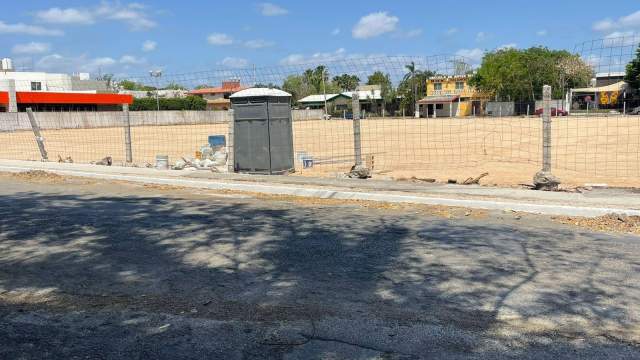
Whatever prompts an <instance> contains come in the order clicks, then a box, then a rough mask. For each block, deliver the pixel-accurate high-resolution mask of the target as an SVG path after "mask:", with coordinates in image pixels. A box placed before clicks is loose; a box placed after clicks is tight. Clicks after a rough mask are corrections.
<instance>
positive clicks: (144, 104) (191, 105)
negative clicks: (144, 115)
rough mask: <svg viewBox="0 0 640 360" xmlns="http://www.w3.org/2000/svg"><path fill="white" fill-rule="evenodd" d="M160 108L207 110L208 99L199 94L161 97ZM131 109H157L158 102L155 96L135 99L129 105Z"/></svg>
mask: <svg viewBox="0 0 640 360" xmlns="http://www.w3.org/2000/svg"><path fill="white" fill-rule="evenodd" d="M159 102H160V110H206V109H207V101H206V100H204V99H203V98H201V97H199V96H187V97H185V98H169V99H167V98H160V99H159ZM129 109H130V110H131V111H155V110H157V109H158V104H157V103H156V99H155V98H154V97H147V98H140V99H133V104H131V106H130V107H129Z"/></svg>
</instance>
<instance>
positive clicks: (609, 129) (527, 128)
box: [0, 116, 640, 187]
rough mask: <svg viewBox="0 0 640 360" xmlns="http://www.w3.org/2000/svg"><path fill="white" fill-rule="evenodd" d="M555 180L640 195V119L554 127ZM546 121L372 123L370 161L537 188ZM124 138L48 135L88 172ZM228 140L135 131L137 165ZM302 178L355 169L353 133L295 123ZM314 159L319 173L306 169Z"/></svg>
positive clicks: (115, 134) (30, 151)
mask: <svg viewBox="0 0 640 360" xmlns="http://www.w3.org/2000/svg"><path fill="white" fill-rule="evenodd" d="M552 127H553V130H552V132H553V140H552V144H553V147H552V165H553V171H554V173H555V174H556V175H558V176H559V177H560V178H561V180H562V181H563V182H564V183H565V184H566V185H567V186H570V187H572V186H582V185H584V184H585V183H606V184H608V185H611V186H630V187H640V117H633V116H627V117H623V116H617V117H569V118H554V120H553V126H552ZM541 131H542V129H541V123H540V119H539V118H515V117H514V118H478V119H473V118H460V119H428V120H427V119H420V120H415V119H391V118H386V119H367V120H363V121H362V126H361V133H362V152H363V154H364V157H365V159H368V160H369V162H368V163H371V160H372V163H373V166H374V170H375V173H376V176H379V177H391V178H395V179H409V178H412V177H417V178H433V179H436V180H438V181H447V180H448V179H456V180H458V181H462V180H464V179H466V178H468V177H475V176H478V175H479V174H482V173H485V172H488V173H489V176H488V177H486V178H484V179H483V184H489V185H503V186H504V185H506V186H513V185H518V184H522V183H531V181H532V178H533V175H534V174H535V173H536V172H537V171H538V170H539V169H540V168H541V158H542V155H541V149H542V143H541ZM123 134H124V133H123V129H121V128H104V129H78V130H49V131H44V132H43V136H44V138H45V139H46V147H47V150H48V152H49V157H50V159H53V160H56V159H57V157H58V155H60V156H62V157H63V158H64V157H67V156H71V157H72V158H73V159H74V161H76V162H90V161H96V160H99V159H101V158H102V157H104V156H107V155H109V156H112V157H113V158H114V161H115V162H116V163H122V162H124V160H125V155H124V148H125V145H124V136H123ZM213 134H223V135H226V134H227V125H226V124H210V125H183V126H153V127H151V126H145V127H134V128H132V143H133V156H134V162H136V163H138V164H144V163H153V162H154V158H155V155H156V154H167V155H169V157H170V160H171V161H175V160H177V159H179V158H180V157H181V156H189V155H191V156H193V155H195V151H196V150H198V149H199V147H200V146H201V145H204V144H206V143H207V137H208V136H209V135H213ZM0 142H2V144H3V146H2V147H0V157H1V158H4V159H19V160H37V159H39V153H38V150H37V146H36V143H35V140H34V138H33V134H32V133H30V132H15V133H0ZM294 149H295V152H296V169H297V174H299V175H303V176H333V175H335V173H338V172H345V171H348V170H349V168H350V167H351V165H352V164H353V161H354V158H353V126H352V122H351V121H345V120H329V121H324V120H317V121H299V122H295V123H294ZM303 157H311V158H313V160H314V165H313V168H310V169H305V168H304V167H303V166H302V163H301V161H300V160H301V159H302V158H303Z"/></svg>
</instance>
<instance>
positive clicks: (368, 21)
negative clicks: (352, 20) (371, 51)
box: [352, 12, 400, 39]
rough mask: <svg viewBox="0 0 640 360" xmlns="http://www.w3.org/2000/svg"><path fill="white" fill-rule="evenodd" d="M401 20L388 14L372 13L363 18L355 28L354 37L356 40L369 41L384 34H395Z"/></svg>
mask: <svg viewBox="0 0 640 360" xmlns="http://www.w3.org/2000/svg"><path fill="white" fill-rule="evenodd" d="M399 21H400V19H398V17H396V16H390V15H389V14H388V13H387V12H377V13H371V14H369V15H366V16H363V17H362V18H361V19H360V21H358V23H357V24H356V25H355V26H354V27H353V31H352V35H353V37H354V38H356V39H369V38H373V37H376V36H380V35H382V34H386V33H389V32H393V31H395V30H396V26H397V25H398V22H399Z"/></svg>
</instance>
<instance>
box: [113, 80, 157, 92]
mask: <svg viewBox="0 0 640 360" xmlns="http://www.w3.org/2000/svg"><path fill="white" fill-rule="evenodd" d="M118 87H120V88H122V89H124V90H130V91H153V90H155V89H156V88H155V87H153V86H147V85H144V84H140V83H137V82H135V81H131V80H122V81H120V82H119V83H118Z"/></svg>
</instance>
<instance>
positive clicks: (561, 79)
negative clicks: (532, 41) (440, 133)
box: [469, 47, 593, 101]
mask: <svg viewBox="0 0 640 360" xmlns="http://www.w3.org/2000/svg"><path fill="white" fill-rule="evenodd" d="M592 75H593V71H592V70H591V68H590V67H589V66H588V65H587V64H586V63H585V62H584V61H583V60H582V59H581V58H580V57H579V56H577V55H573V54H571V53H569V52H567V51H564V50H550V49H548V48H546V47H532V48H529V49H522V50H520V49H512V48H511V49H502V50H497V51H493V52H490V53H487V54H486V55H485V56H484V58H483V59H482V64H481V66H480V68H478V70H477V71H476V73H475V75H473V76H472V77H471V79H470V81H469V84H470V85H472V86H475V87H476V88H477V89H479V90H481V91H484V92H487V93H491V94H493V95H494V96H495V97H496V99H498V100H506V101H534V100H536V99H540V98H541V97H542V87H543V85H551V86H552V88H553V97H554V98H556V99H559V98H562V97H563V96H564V93H565V91H566V89H567V88H568V87H577V86H585V85H587V84H588V82H589V79H590V78H591V76H592Z"/></svg>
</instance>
